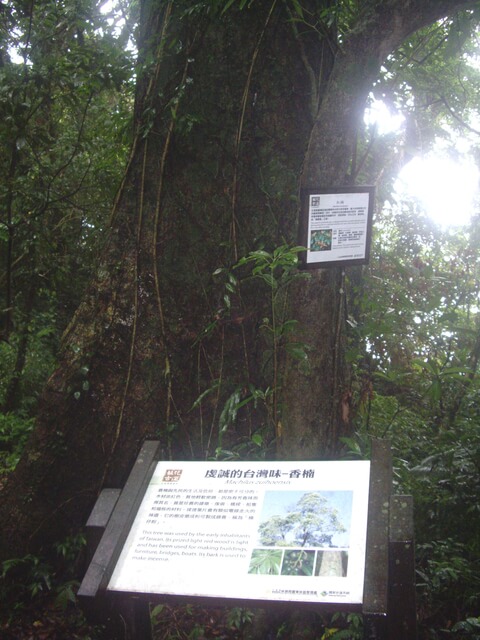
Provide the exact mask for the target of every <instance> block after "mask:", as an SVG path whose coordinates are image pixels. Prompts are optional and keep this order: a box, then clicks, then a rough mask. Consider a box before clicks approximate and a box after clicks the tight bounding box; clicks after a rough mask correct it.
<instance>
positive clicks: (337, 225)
mask: <svg viewBox="0 0 480 640" xmlns="http://www.w3.org/2000/svg"><path fill="white" fill-rule="evenodd" d="M373 200H374V187H340V188H338V189H306V190H305V191H304V193H303V197H302V215H301V224H300V244H301V245H302V246H304V247H306V248H307V251H306V252H304V254H302V255H301V258H303V264H304V266H306V267H310V268H312V267H317V268H319V267H320V268H323V267H328V266H341V265H344V266H347V265H355V264H366V263H367V262H368V259H369V254H370V241H371V227H372V217H373Z"/></svg>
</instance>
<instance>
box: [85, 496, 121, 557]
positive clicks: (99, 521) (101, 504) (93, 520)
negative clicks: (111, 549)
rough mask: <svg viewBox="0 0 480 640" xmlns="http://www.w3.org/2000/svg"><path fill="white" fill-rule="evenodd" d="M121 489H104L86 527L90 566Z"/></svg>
mask: <svg viewBox="0 0 480 640" xmlns="http://www.w3.org/2000/svg"><path fill="white" fill-rule="evenodd" d="M120 493H121V490H120V489H102V491H101V492H100V495H99V496H98V498H97V501H96V503H95V506H94V507H93V509H92V512H91V514H90V516H89V518H88V520H87V524H86V525H85V533H86V537H87V562H86V566H88V565H89V564H90V562H91V561H92V559H93V556H94V555H95V551H96V549H97V547H98V545H99V544H100V540H101V539H102V536H103V533H104V531H105V528H106V526H107V524H108V521H109V520H110V516H111V515H112V512H113V509H114V508H115V505H116V504H117V500H118V498H119V496H120Z"/></svg>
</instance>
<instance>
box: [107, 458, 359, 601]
mask: <svg viewBox="0 0 480 640" xmlns="http://www.w3.org/2000/svg"><path fill="white" fill-rule="evenodd" d="M369 477H370V462H369V461H342V462H317V461H311V462H310V461H309V462H234V463H232V462H178V461H176V462H158V463H157V464H156V467H155V471H154V473H153V476H152V478H151V480H150V483H149V485H148V487H147V489H146V492H145V494H144V496H143V500H142V502H141V504H140V507H139V509H138V512H137V514H136V517H135V520H134V522H133V525H132V527H131V529H130V532H129V535H128V537H127V540H126V542H125V544H124V546H123V549H122V552H121V554H120V557H119V559H118V561H117V563H116V566H115V569H114V571H113V575H112V576H111V579H110V582H109V584H108V587H107V591H113V592H115V591H120V592H130V593H150V594H165V595H179V596H206V597H218V598H232V599H241V600H244V599H247V600H276V601H279V600H280V601H297V602H309V603H339V602H341V603H352V604H353V603H358V604H361V603H362V598H363V584H364V571H365V549H366V534H367V515H368V504H369V500H368V493H369Z"/></svg>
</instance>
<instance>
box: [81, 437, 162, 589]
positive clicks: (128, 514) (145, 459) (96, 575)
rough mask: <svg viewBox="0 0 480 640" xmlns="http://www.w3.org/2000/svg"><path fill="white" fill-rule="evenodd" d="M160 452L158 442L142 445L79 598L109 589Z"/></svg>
mask: <svg viewBox="0 0 480 640" xmlns="http://www.w3.org/2000/svg"><path fill="white" fill-rule="evenodd" d="M158 452H159V442H158V441H156V440H148V441H146V442H145V443H144V444H143V446H142V448H141V450H140V453H139V454H138V457H137V459H136V461H135V464H134V466H133V468H132V471H131V472H130V475H129V477H128V480H127V482H126V484H125V487H124V489H123V491H122V492H121V494H120V497H119V498H118V501H117V503H116V505H115V508H114V510H113V513H112V515H111V517H110V519H109V521H108V524H107V526H106V529H105V533H104V534H103V536H102V539H101V540H100V543H99V545H98V547H97V550H96V552H95V554H94V556H93V559H92V561H91V563H90V565H89V567H88V569H87V572H86V574H85V577H84V578H83V581H82V584H81V585H80V589H79V590H78V594H77V595H78V596H79V597H80V598H85V599H89V598H90V599H91V598H95V597H96V596H97V594H98V592H99V591H102V590H105V589H106V587H107V585H108V581H109V580H110V577H111V575H112V573H113V570H114V568H115V564H116V562H117V560H118V557H119V555H120V552H121V550H122V548H123V545H124V543H125V540H126V538H127V536H128V533H129V531H130V527H131V526H132V523H133V521H134V519H135V515H136V513H137V511H138V507H139V506H140V502H141V500H142V498H143V495H144V493H145V490H146V488H147V486H148V483H149V481H150V478H151V477H152V475H153V471H154V468H155V462H156V461H157V455H158Z"/></svg>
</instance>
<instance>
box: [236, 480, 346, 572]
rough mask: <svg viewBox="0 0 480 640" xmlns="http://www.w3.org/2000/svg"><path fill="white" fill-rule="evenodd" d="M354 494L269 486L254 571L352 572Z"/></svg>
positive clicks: (251, 563) (254, 559) (251, 564)
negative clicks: (350, 546)
mask: <svg viewBox="0 0 480 640" xmlns="http://www.w3.org/2000/svg"><path fill="white" fill-rule="evenodd" d="M352 495H353V493H352V491H321V492H320V491H315V492H296V491H286V492H282V491H267V492H266V493H265V500H264V504H263V509H262V515H261V518H260V520H261V523H260V526H259V528H258V535H259V538H258V544H259V546H261V547H262V548H256V549H254V550H253V552H252V556H251V561H250V567H249V573H257V574H270V575H272V574H276V575H278V574H281V575H296V576H299V575H303V576H312V575H316V576H321V575H335V576H338V577H341V576H346V574H347V564H348V546H349V540H350V523H351V511H352ZM265 547H268V548H265ZM272 547H285V549H284V551H283V552H282V551H279V550H278V549H272ZM317 548H321V549H322V551H317ZM332 548H334V549H335V551H332Z"/></svg>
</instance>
